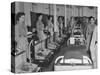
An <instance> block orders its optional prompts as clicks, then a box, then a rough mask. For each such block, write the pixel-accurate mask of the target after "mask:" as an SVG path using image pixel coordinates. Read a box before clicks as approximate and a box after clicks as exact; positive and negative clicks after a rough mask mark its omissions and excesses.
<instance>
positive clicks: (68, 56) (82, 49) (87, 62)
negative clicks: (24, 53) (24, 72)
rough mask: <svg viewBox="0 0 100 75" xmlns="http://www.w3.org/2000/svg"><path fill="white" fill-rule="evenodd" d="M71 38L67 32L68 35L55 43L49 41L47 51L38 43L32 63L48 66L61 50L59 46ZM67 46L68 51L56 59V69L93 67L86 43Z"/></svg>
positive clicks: (54, 66) (41, 66)
mask: <svg viewBox="0 0 100 75" xmlns="http://www.w3.org/2000/svg"><path fill="white" fill-rule="evenodd" d="M48 39H50V36H49V37H48V38H47V39H46V40H48ZM69 39H70V37H69V36H68V35H67V34H66V36H64V37H60V38H59V39H57V40H56V41H55V42H53V43H50V42H49V43H48V42H47V43H46V45H47V47H46V48H47V50H46V51H44V50H42V49H40V47H41V43H38V44H36V45H35V60H34V61H33V62H32V63H35V64H38V67H40V68H43V67H47V66H48V65H49V64H50V63H51V62H52V59H53V58H54V56H55V55H56V54H57V53H59V50H61V49H59V48H60V47H61V46H62V45H63V43H65V42H66V43H67V42H68V41H69ZM66 47H67V50H66V52H65V53H64V54H63V55H60V56H58V57H57V58H56V59H55V62H54V65H53V68H54V71H65V70H80V69H90V68H92V67H93V62H92V60H91V57H90V55H89V54H88V53H87V50H86V45H73V46H69V45H68V46H67V45H66ZM40 71H42V70H40Z"/></svg>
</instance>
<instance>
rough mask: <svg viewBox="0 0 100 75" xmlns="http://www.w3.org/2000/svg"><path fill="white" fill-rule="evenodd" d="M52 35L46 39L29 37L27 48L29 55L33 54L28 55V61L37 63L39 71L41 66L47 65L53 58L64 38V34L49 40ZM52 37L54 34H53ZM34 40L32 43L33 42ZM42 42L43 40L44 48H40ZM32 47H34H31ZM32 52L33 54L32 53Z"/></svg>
mask: <svg viewBox="0 0 100 75" xmlns="http://www.w3.org/2000/svg"><path fill="white" fill-rule="evenodd" d="M51 37H52V36H50V35H49V36H47V38H46V39H44V40H42V41H39V40H34V39H31V40H30V43H29V50H30V55H34V56H31V57H30V62H31V63H32V64H37V65H38V67H39V68H40V70H39V72H40V71H43V68H45V67H47V66H48V65H49V64H50V63H51V62H52V60H53V58H54V56H55V55H56V54H57V53H59V51H60V49H59V48H60V47H61V46H62V44H63V43H64V40H65V38H66V35H63V36H62V37H58V38H56V39H55V38H53V42H50V38H51ZM53 37H54V36H53ZM54 40H55V41H54ZM33 42H34V44H33ZM42 42H45V49H46V50H43V49H41V45H42ZM32 47H34V48H32ZM32 52H33V54H32Z"/></svg>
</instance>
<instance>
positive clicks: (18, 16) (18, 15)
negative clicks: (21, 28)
mask: <svg viewBox="0 0 100 75" xmlns="http://www.w3.org/2000/svg"><path fill="white" fill-rule="evenodd" d="M22 15H25V13H23V12H19V13H17V14H16V21H19V18H20V17H21V16H22Z"/></svg>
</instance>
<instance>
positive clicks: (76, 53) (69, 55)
mask: <svg viewBox="0 0 100 75" xmlns="http://www.w3.org/2000/svg"><path fill="white" fill-rule="evenodd" d="M67 49H68V50H66V53H65V54H64V55H61V56H58V57H57V58H56V60H55V63H54V70H55V71H66V70H82V69H91V68H92V61H91V59H90V58H89V55H88V54H87V51H86V47H85V46H78V47H76V46H74V47H69V48H67Z"/></svg>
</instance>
